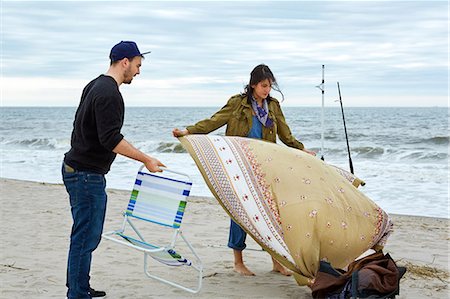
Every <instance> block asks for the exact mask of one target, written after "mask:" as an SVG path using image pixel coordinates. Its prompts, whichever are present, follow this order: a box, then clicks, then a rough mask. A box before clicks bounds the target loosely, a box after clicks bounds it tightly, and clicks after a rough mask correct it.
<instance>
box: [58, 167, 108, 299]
mask: <svg viewBox="0 0 450 299" xmlns="http://www.w3.org/2000/svg"><path fill="white" fill-rule="evenodd" d="M62 177H63V181H64V185H65V186H66V190H67V192H68V193H69V198H70V207H71V212H72V219H73V225H72V232H71V235H70V248H69V258H68V263H67V287H68V291H67V297H68V298H69V299H72V298H81V299H85V298H89V299H90V298H91V296H90V294H89V279H90V276H89V272H90V269H91V258H92V252H93V251H94V250H95V249H96V248H97V246H98V244H99V243H100V239H101V235H102V231H103V223H104V221H105V212H106V191H105V187H106V181H105V176H104V175H102V174H98V173H94V172H90V171H78V170H75V169H73V168H72V167H70V166H68V165H66V164H65V163H63V166H62Z"/></svg>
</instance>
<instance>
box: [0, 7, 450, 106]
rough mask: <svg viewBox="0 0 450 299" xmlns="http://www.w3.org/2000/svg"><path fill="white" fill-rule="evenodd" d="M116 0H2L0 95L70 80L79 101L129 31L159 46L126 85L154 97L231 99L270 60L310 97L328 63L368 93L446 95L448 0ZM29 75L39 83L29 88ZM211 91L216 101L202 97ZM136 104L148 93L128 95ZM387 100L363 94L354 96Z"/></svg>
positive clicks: (44, 96)
mask: <svg viewBox="0 0 450 299" xmlns="http://www.w3.org/2000/svg"><path fill="white" fill-rule="evenodd" d="M116 4H117V2H114V1H100V2H98V1H95V2H90V1H79V2H73V1H71V2H59V1H48V2H47V1H45V2H39V1H37V2H21V1H20V2H13V1H4V2H2V25H3V31H2V42H3V53H2V63H3V72H2V75H3V82H2V85H3V86H6V87H7V90H6V91H3V94H2V104H3V105H16V104H17V103H22V104H23V105H27V104H28V105H35V103H42V102H45V103H49V104H48V105H51V103H54V104H55V105H59V104H60V103H61V100H60V99H61V98H59V99H54V98H55V97H56V94H59V93H60V92H61V96H63V95H64V92H63V90H64V88H67V92H66V93H65V94H66V95H67V94H69V93H72V92H73V93H74V95H73V97H75V94H76V97H75V98H76V99H77V100H76V101H73V100H71V101H69V103H70V105H76V104H77V103H78V97H79V93H80V92H81V89H82V87H83V84H81V86H79V85H78V84H79V83H80V82H88V81H90V80H91V79H92V78H94V77H96V76H97V75H98V74H100V73H102V72H105V71H106V70H107V68H108V56H109V50H110V48H111V47H112V45H114V44H115V43H117V42H118V41H120V40H125V39H128V40H135V41H137V42H138V44H139V47H140V48H141V50H143V51H144V50H151V51H152V53H151V54H150V55H148V56H147V58H146V60H145V61H144V63H143V68H142V74H141V76H140V78H139V79H137V80H135V82H133V84H132V85H131V86H130V88H128V87H127V89H126V90H127V94H128V90H129V91H130V93H132V94H136V95H138V94H145V95H146V97H147V96H148V95H149V94H151V93H152V90H155V88H156V89H157V90H158V93H157V94H156V93H155V94H154V95H153V98H154V97H156V96H160V97H167V96H169V97H170V96H172V95H173V96H177V97H179V96H180V94H182V93H183V92H185V93H186V99H185V101H184V102H186V103H199V102H201V103H200V104H202V105H205V103H207V104H210V105H222V104H223V101H224V100H223V99H222V98H223V95H226V94H228V95H231V94H233V93H237V92H239V91H242V88H243V85H245V83H246V82H247V81H248V75H249V73H250V71H251V69H252V68H253V67H254V66H255V65H257V64H259V63H266V64H268V65H269V66H270V67H271V68H272V70H274V72H275V75H276V77H277V78H278V80H279V82H280V84H281V85H282V86H283V88H284V90H286V91H287V92H288V93H289V94H291V93H292V94H299V93H302V94H304V95H305V96H304V97H307V96H306V95H311V96H312V95H314V94H315V93H316V92H317V89H316V88H315V85H317V82H319V81H320V79H321V65H322V64H325V65H326V80H327V81H328V83H330V84H329V85H328V86H333V85H335V82H336V81H340V82H343V84H345V85H346V86H348V87H350V88H351V90H352V91H354V92H357V94H355V96H356V97H359V96H361V97H360V98H363V95H365V94H367V93H369V94H376V95H377V96H381V95H382V96H384V97H386V98H389V96H390V95H392V96H394V95H396V94H398V93H400V91H401V92H402V93H403V94H408V95H411V96H412V97H411V98H414V97H413V96H414V95H417V94H419V95H421V94H424V95H425V94H432V95H435V96H436V97H439V98H442V97H444V96H445V95H447V88H446V86H447V83H448V80H446V78H448V74H447V69H448V54H447V52H448V26H446V25H447V22H448V16H447V13H446V11H447V6H448V4H447V3H446V2H444V1H410V2H403V1H354V2H347V1H316V2H310V1H283V2H277V3H272V2H259V1H233V2H223V1H219V2H203V1H186V2H172V1H168V2H162V1H130V2H127V5H126V6H123V7H122V8H121V9H118V8H117V5H116ZM4 82H7V84H5V83H4ZM24 82H27V83H31V84H33V82H40V84H38V85H35V84H34V85H32V87H30V88H32V89H33V90H34V91H33V92H25V91H24V90H23V86H24V85H23V83H24ZM45 82H52V84H51V85H48V84H45ZM138 82H139V83H138ZM144 82H145V84H144ZM74 86H75V87H76V88H78V90H77V92H75V90H74V89H75V88H74ZM14 88H17V89H14ZM330 88H331V87H330ZM131 90H134V91H131ZM168 92H169V93H168ZM215 93H216V94H217V96H216V97H215V96H214V94H215ZM204 94H208V95H210V96H211V98H214V99H217V100H210V101H206V102H203V101H198V100H197V99H198V98H201V97H202V95H204ZM133 98H135V97H133ZM137 98H139V97H137ZM50 99H52V100H50ZM134 101H136V102H134ZM439 101H440V100H439ZM156 102H158V103H159V102H164V103H167V104H168V105H172V104H173V105H175V104H176V103H178V101H174V100H173V99H167V100H166V99H161V100H159V101H156ZM135 103H142V101H140V100H131V103H130V104H132V105H133V104H135ZM152 103H153V102H152ZM378 103H379V101H378V100H377V99H376V98H372V100H370V99H369V98H365V97H364V102H363V103H362V102H361V101H355V102H354V103H353V104H355V105H360V104H362V105H366V106H370V105H378ZM392 104H393V105H395V104H399V105H403V104H404V102H402V101H398V102H397V100H395V99H392ZM413 104H414V103H413ZM417 104H418V105H419V104H421V103H420V102H418V103H417ZM444 105H445V104H444Z"/></svg>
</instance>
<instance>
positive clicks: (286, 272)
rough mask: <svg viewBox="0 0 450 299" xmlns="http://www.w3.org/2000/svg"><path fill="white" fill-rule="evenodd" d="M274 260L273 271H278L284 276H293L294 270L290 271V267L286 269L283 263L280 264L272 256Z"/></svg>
mask: <svg viewBox="0 0 450 299" xmlns="http://www.w3.org/2000/svg"><path fill="white" fill-rule="evenodd" d="M272 262H273V269H272V271H273V272H278V273H280V274H282V275H284V276H291V275H292V272H291V271H289V270H288V269H286V268H285V267H283V265H282V264H280V263H279V262H278V261H277V260H275V259H273V258H272Z"/></svg>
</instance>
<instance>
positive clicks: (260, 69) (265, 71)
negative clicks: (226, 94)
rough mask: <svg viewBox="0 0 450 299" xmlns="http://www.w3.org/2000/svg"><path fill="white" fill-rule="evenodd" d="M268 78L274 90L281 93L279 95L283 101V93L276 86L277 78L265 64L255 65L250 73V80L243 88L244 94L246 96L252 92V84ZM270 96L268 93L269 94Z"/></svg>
mask: <svg viewBox="0 0 450 299" xmlns="http://www.w3.org/2000/svg"><path fill="white" fill-rule="evenodd" d="M266 79H269V81H270V83H271V84H272V89H273V90H275V91H278V92H279V93H280V94H281V97H282V98H283V99H282V101H284V95H283V93H282V92H281V90H280V87H279V86H278V83H277V80H276V79H275V76H274V75H273V73H272V71H271V70H270V68H269V67H268V66H267V65H265V64H260V65H257V66H256V67H255V68H254V69H253V70H252V72H251V73H250V81H249V83H248V84H247V86H245V88H244V94H246V95H247V96H250V95H252V94H253V88H252V85H256V84H258V83H259V82H261V81H263V80H266ZM269 97H270V94H269Z"/></svg>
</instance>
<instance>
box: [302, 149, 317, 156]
mask: <svg viewBox="0 0 450 299" xmlns="http://www.w3.org/2000/svg"><path fill="white" fill-rule="evenodd" d="M302 151H304V152H305V153H308V154H310V155H313V156H315V155H316V152H313V151H310V150H307V149H306V148H304V149H302Z"/></svg>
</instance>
